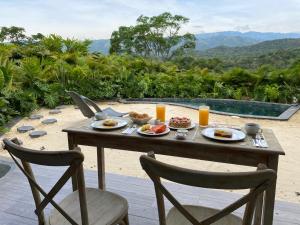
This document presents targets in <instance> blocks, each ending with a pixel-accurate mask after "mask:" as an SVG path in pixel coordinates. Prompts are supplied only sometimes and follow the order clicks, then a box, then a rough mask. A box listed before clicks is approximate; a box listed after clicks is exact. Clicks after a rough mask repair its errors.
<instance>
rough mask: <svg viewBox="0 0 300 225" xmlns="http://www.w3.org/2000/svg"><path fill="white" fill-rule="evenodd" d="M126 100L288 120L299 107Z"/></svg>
mask: <svg viewBox="0 0 300 225" xmlns="http://www.w3.org/2000/svg"><path fill="white" fill-rule="evenodd" d="M126 102H128V103H134V102H136V103H138V102H152V103H157V102H165V103H168V104H174V105H180V106H185V107H190V108H194V109H198V107H199V106H200V105H208V106H210V109H211V111H213V112H214V113H218V114H225V115H237V116H241V117H254V118H265V119H276V120H288V119H289V118H290V117H291V116H292V115H293V114H294V113H296V112H297V110H298V109H299V108H300V105H291V104H278V103H267V102H257V101H238V100H231V99H180V98H162V99H158V98H143V99H126Z"/></svg>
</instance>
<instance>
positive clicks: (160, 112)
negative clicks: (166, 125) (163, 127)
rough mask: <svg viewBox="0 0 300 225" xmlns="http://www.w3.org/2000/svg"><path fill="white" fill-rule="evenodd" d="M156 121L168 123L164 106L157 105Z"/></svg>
mask: <svg viewBox="0 0 300 225" xmlns="http://www.w3.org/2000/svg"><path fill="white" fill-rule="evenodd" d="M156 119H157V120H160V122H165V121H166V106H165V105H164V104H157V105H156Z"/></svg>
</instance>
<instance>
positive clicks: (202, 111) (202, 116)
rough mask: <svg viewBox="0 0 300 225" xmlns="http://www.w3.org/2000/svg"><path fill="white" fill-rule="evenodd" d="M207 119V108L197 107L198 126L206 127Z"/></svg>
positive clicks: (203, 106)
mask: <svg viewBox="0 0 300 225" xmlns="http://www.w3.org/2000/svg"><path fill="white" fill-rule="evenodd" d="M208 119H209V106H206V105H201V106H199V126H200V127H207V126H208Z"/></svg>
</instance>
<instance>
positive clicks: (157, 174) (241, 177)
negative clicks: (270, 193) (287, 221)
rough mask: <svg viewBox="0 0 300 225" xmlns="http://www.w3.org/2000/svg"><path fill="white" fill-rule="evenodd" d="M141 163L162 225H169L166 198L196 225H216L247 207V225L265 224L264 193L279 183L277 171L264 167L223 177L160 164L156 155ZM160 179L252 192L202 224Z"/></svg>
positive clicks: (223, 175)
mask: <svg viewBox="0 0 300 225" xmlns="http://www.w3.org/2000/svg"><path fill="white" fill-rule="evenodd" d="M140 162H141V165H142V167H143V169H144V170H145V171H146V173H147V174H148V175H149V177H150V178H151V180H152V181H153V182H154V186H155V192H156V197H157V204H158V213H159V221H160V225H165V224H166V217H165V207H164V200H163V199H164V198H163V196H166V198H167V199H168V200H169V201H170V202H171V203H172V204H173V205H174V206H175V207H176V208H177V210H178V211H179V212H180V213H181V214H182V215H183V216H184V217H185V218H186V219H187V220H188V221H190V222H191V223H192V224H193V225H209V224H213V223H215V222H216V221H218V220H220V219H222V218H224V217H226V216H227V215H229V214H231V213H232V212H234V211H235V210H236V209H238V208H240V207H242V206H243V205H245V204H246V209H245V212H244V217H243V225H251V224H252V221H253V220H255V221H260V222H261V219H262V204H263V193H264V191H265V190H266V189H267V188H268V187H269V186H270V185H271V184H273V182H275V181H276V173H275V172H274V171H273V170H270V169H267V168H266V167H265V166H264V165H262V164H260V165H259V169H258V170H257V171H253V172H241V173H220V172H206V171H195V170H190V169H185V168H180V167H176V166H172V165H169V164H166V163H162V162H159V161H157V160H156V159H155V156H154V154H153V153H152V154H150V155H148V156H145V155H143V156H141V157H140ZM160 178H163V179H166V180H169V181H173V182H176V183H180V184H184V185H189V186H195V187H202V188H212V189H250V192H249V193H248V194H246V195H244V196H243V197H241V198H240V199H238V200H237V201H235V202H233V203H232V204H230V205H229V206H227V207H226V208H224V209H223V210H220V211H219V212H218V213H216V214H215V215H213V216H211V217H209V218H206V219H205V220H203V221H198V220H197V219H196V218H195V217H194V216H193V215H191V213H189V212H188V211H187V210H186V209H185V208H184V207H183V206H182V205H181V204H180V203H179V202H178V201H177V199H176V198H175V197H174V196H173V195H172V194H171V193H170V192H169V191H168V190H167V188H166V187H165V186H164V185H163V184H162V183H161V181H160ZM257 224H261V223H257Z"/></svg>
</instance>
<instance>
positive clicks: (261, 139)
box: [258, 129, 269, 148]
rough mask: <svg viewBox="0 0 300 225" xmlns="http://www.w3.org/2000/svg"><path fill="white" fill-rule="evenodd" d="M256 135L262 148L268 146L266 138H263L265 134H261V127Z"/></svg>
mask: <svg viewBox="0 0 300 225" xmlns="http://www.w3.org/2000/svg"><path fill="white" fill-rule="evenodd" d="M258 136H259V139H260V143H261V147H262V148H268V147H269V145H268V143H267V141H266V139H265V136H264V134H263V131H262V129H261V130H260V132H259V133H258Z"/></svg>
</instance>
